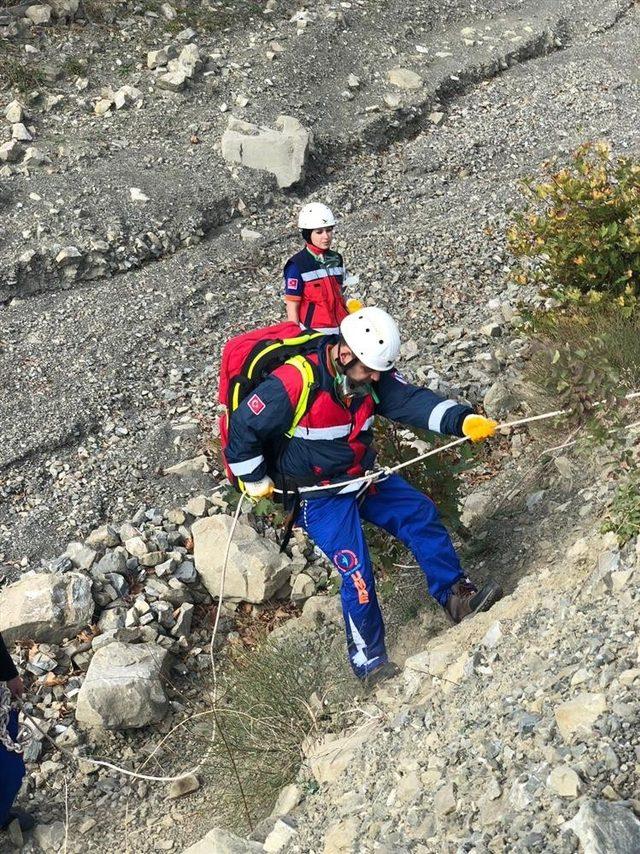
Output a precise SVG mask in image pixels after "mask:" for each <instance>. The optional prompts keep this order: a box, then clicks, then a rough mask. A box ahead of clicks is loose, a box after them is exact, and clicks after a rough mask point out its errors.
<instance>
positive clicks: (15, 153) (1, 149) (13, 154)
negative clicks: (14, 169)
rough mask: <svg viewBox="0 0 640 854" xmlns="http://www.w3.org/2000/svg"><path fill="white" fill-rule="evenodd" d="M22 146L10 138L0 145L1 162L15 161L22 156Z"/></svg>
mask: <svg viewBox="0 0 640 854" xmlns="http://www.w3.org/2000/svg"><path fill="white" fill-rule="evenodd" d="M22 150H23V149H22V146H21V145H20V143H19V142H18V140H17V139H11V140H9V142H5V143H3V144H2V145H0V160H1V161H3V163H17V162H18V160H20V157H21V156H22Z"/></svg>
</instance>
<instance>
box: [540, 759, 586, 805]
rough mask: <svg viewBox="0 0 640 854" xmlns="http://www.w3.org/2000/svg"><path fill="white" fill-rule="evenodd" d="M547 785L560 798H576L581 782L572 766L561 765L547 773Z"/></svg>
mask: <svg viewBox="0 0 640 854" xmlns="http://www.w3.org/2000/svg"><path fill="white" fill-rule="evenodd" d="M547 786H548V787H549V788H550V789H553V791H554V792H556V794H558V795H560V797H561V798H577V797H578V795H579V794H580V789H581V782H580V777H578V775H577V774H576V772H575V771H574V770H573V768H569V767H568V766H566V765H561V766H560V767H559V768H554V769H553V771H552V772H551V773H550V774H549V778H548V780H547Z"/></svg>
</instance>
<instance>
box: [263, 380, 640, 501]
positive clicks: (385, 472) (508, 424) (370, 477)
mask: <svg viewBox="0 0 640 854" xmlns="http://www.w3.org/2000/svg"><path fill="white" fill-rule="evenodd" d="M638 397H640V391H634V392H631V393H629V394H627V395H625V398H624V399H625V400H633V399H634V398H638ZM605 402H606V401H604V400H599V401H598V402H597V403H594V407H596V406H602V405H603V404H604V403H605ZM572 412H573V410H572V409H555V410H553V412H543V413H542V415H531V416H529V417H528V418H518V419H517V420H516V421H503V422H502V423H499V424H498V425H497V426H496V428H495V429H496V432H497V431H498V430H506V429H510V428H512V427H520V426H521V425H522V424H531V423H533V422H534V421H544V420H548V419H549V418H559V417H561V416H564V415H570V414H571V413H572ZM632 426H633V425H632ZM469 441H471V440H470V439H469V437H468V436H462V437H461V438H460V439H454V440H453V441H452V442H447V444H446V445H440V446H438V447H437V448H432V449H431V450H430V451H426V452H425V453H424V454H419V455H418V456H417V457H412V458H411V459H410V460H406V461H405V462H404V463H399V464H398V465H395V466H384V467H382V468H379V469H376V470H375V471H371V472H366V473H365V474H363V475H361V476H360V477H354V478H351V480H343V481H340V482H339V483H326V484H318V485H317V486H307V487H305V488H304V493H305V494H306V493H308V492H321V491H323V490H326V489H340V488H341V487H344V486H351V485H353V484H355V483H362V484H363V485H364V484H368V483H372V482H373V481H375V480H378V479H379V478H381V477H388V476H389V475H390V474H393V473H394V472H397V471H400V469H403V468H405V467H406V466H412V465H414V464H415V463H419V462H420V461H421V460H426V459H427V457H432V456H434V455H435V454H441V453H442V452H443V451H448V450H449V449H450V448H455V447H456V446H457V445H462V444H463V443H464V442H469ZM273 491H274V492H276V493H278V494H279V495H282V494H283V490H282V489H274V490H273Z"/></svg>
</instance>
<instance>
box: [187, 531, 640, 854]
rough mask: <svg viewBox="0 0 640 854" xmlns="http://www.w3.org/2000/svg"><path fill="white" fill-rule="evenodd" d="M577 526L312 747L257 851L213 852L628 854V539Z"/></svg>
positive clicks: (633, 793) (635, 746) (633, 788)
mask: <svg viewBox="0 0 640 854" xmlns="http://www.w3.org/2000/svg"><path fill="white" fill-rule="evenodd" d="M579 527H580V526H576V528H574V529H573V531H568V530H564V531H561V530H560V529H559V528H556V530H555V532H554V533H555V538H554V540H553V541H550V540H546V541H544V542H543V543H541V544H540V545H541V553H540V555H539V556H538V557H536V559H535V560H533V561H531V562H530V563H529V566H528V569H529V570H530V574H529V575H528V576H527V577H526V578H525V579H523V580H522V581H521V582H520V583H519V585H518V586H517V588H516V590H515V591H514V592H513V593H512V594H511V595H510V596H508V597H507V598H505V599H504V600H503V601H501V602H500V603H498V604H497V605H496V606H495V607H494V608H493V609H492V610H491V612H490V613H488V614H483V615H480V616H478V617H477V618H475V619H474V620H473V621H469V622H468V623H466V624H463V625H461V626H459V627H456V628H455V629H450V630H448V631H447V632H445V633H443V634H442V635H441V636H440V637H438V638H435V639H434V640H433V641H431V642H430V643H429V644H428V645H427V646H426V647H425V648H424V650H421V651H420V652H419V653H417V654H415V655H413V656H411V657H410V658H408V659H407V660H406V661H405V664H404V670H403V673H402V676H401V677H399V678H398V679H397V680H395V681H394V682H392V683H389V684H387V685H386V686H385V687H383V688H381V689H379V690H378V691H377V693H376V695H375V697H373V698H372V699H371V701H370V702H367V703H363V704H362V705H361V707H360V708H355V709H354V710H353V721H352V726H351V728H349V729H347V730H346V731H345V732H343V733H339V734H336V735H332V736H330V737H327V738H326V739H325V741H324V742H322V743H320V744H313V745H312V746H310V747H309V749H308V751H307V760H306V764H305V767H304V770H303V773H302V774H301V776H300V778H299V780H298V783H297V785H296V786H295V787H290V788H289V789H288V790H286V792H283V794H282V798H281V805H284V804H286V806H285V808H284V810H283V809H282V808H280V809H277V810H276V811H275V813H274V815H273V817H272V819H271V821H270V822H268V823H265V824H263V826H262V828H261V830H262V834H261V835H260V836H259V839H261V840H264V839H265V834H267V835H266V842H265V844H264V846H262V845H255V846H253V845H252V844H250V843H243V842H238V847H237V848H232V847H231V843H228V844H229V847H228V848H225V847H224V846H223V847H221V849H220V850H224V851H227V850H228V851H231V850H234V851H235V850H237V851H254V850H255V851H262V850H264V851H282V852H325V854H330V852H361V851H362V852H364V851H367V852H368V851H385V852H391V851H393V852H405V851H406V852H409V851H416V852H425V854H426V852H440V851H446V852H463V851H477V852H483V854H484V852H502V851H514V852H515V851H518V852H532V851H540V852H542V851H545V852H546V851H554V852H556V851H557V852H574V851H585V852H592V854H595V852H601V854H604V852H614V851H615V852H632V851H636V850H637V848H638V845H639V844H640V820H639V819H638V818H637V817H636V814H640V802H639V801H638V800H637V791H638V775H639V774H640V764H639V762H638V757H639V755H640V744H639V742H638V732H637V723H638V714H639V713H640V708H639V706H638V701H637V684H638V679H639V678H640V668H639V667H638V663H639V650H638V641H637V632H638V597H639V596H640V585H639V584H638V560H639V558H638V548H637V545H638V543H637V542H633V543H631V544H629V546H628V547H627V548H625V549H624V550H623V551H622V552H620V550H619V548H618V545H617V541H616V539H615V537H614V536H613V535H607V536H606V537H599V536H594V535H593V534H590V535H588V536H587V537H578V538H576V532H577V529H579ZM545 533H546V532H545ZM543 536H544V535H543ZM559 558H560V559H559ZM310 792H313V794H310ZM300 802H302V803H300ZM283 813H286V814H284V815H283ZM272 828H273V829H272ZM216 838H218V833H217V831H213V832H211V834H210V836H209V844H210V845H211V846H213V842H214V840H216ZM223 838H224V837H223ZM206 850H216V849H215V848H213V847H210V848H206V846H205V847H203V848H201V849H200V848H198V847H197V846H195V847H194V848H190V849H188V851H189V854H192V852H193V854H195V852H196V851H203V852H204V851H206Z"/></svg>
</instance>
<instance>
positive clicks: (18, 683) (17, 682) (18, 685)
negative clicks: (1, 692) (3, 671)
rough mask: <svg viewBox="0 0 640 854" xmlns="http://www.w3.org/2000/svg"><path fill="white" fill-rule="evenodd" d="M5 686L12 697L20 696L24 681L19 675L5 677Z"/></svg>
mask: <svg viewBox="0 0 640 854" xmlns="http://www.w3.org/2000/svg"><path fill="white" fill-rule="evenodd" d="M7 688H8V689H9V690H10V691H11V695H12V696H13V697H22V692H23V691H24V683H23V681H22V678H21V677H20V676H14V677H13V679H7Z"/></svg>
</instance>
